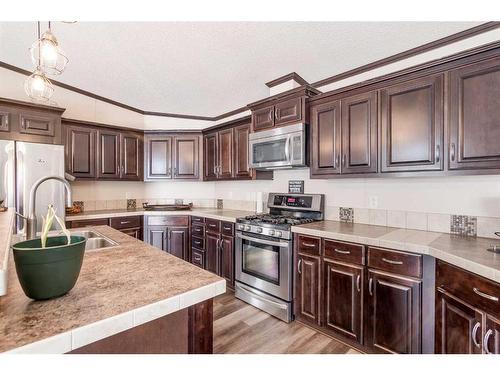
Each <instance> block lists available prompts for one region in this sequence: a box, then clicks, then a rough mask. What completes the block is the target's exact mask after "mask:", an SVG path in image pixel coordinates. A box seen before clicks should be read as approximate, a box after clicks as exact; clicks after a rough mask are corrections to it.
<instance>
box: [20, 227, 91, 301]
mask: <svg viewBox="0 0 500 375" xmlns="http://www.w3.org/2000/svg"><path fill="white" fill-rule="evenodd" d="M86 241H87V239H86V238H85V237H81V236H71V242H70V244H67V237H66V236H58V237H49V238H47V244H46V247H45V248H42V242H41V240H40V238H36V239H33V240H28V241H22V242H18V243H16V244H14V245H12V250H13V253H14V262H15V264H16V272H17V277H18V279H19V282H20V283H21V287H22V288H23V291H24V294H26V296H28V297H29V298H32V299H34V300H46V299H50V298H55V297H59V296H62V295H64V294H66V293H68V292H69V291H70V290H71V289H73V287H74V286H75V284H76V280H77V279H78V276H79V275H80V269H81V268H82V263H83V255H84V254H85V242H86Z"/></svg>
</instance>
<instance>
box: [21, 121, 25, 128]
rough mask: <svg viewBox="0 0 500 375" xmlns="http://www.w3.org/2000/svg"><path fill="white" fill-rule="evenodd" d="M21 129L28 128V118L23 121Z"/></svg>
mask: <svg viewBox="0 0 500 375" xmlns="http://www.w3.org/2000/svg"><path fill="white" fill-rule="evenodd" d="M21 129H26V120H23V121H21Z"/></svg>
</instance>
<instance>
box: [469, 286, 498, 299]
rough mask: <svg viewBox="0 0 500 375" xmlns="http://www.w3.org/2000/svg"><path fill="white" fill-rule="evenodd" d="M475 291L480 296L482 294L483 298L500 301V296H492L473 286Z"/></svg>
mask: <svg viewBox="0 0 500 375" xmlns="http://www.w3.org/2000/svg"><path fill="white" fill-rule="evenodd" d="M472 290H473V291H474V293H476V294H477V295H478V296H481V297H483V298H486V299H489V300H490V301H495V302H498V297H495V296H491V295H489V294H486V293H484V292H481V291H480V290H479V289H477V288H473V289H472Z"/></svg>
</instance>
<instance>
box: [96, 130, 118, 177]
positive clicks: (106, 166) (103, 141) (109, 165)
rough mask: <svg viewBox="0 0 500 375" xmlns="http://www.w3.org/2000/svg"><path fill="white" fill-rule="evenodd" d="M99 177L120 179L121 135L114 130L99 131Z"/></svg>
mask: <svg viewBox="0 0 500 375" xmlns="http://www.w3.org/2000/svg"><path fill="white" fill-rule="evenodd" d="M97 143H98V152H97V156H98V160H97V177H98V178H101V179H106V178H110V179H119V178H120V164H121V163H120V133H119V132H117V131H113V130H107V129H99V130H98V131H97Z"/></svg>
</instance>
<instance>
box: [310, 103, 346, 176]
mask: <svg viewBox="0 0 500 375" xmlns="http://www.w3.org/2000/svg"><path fill="white" fill-rule="evenodd" d="M340 132H341V128H340V101H338V100H336V101H333V102H329V103H325V104H320V105H314V106H312V107H311V169H310V170H311V176H323V175H335V174H340V153H341V151H340V149H341V135H340Z"/></svg>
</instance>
